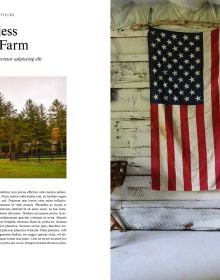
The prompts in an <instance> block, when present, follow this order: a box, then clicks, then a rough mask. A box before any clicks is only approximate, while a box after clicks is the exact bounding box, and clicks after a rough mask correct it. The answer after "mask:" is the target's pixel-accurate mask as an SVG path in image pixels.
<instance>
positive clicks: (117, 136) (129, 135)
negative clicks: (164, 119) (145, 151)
mask: <svg viewBox="0 0 220 280" xmlns="http://www.w3.org/2000/svg"><path fill="white" fill-rule="evenodd" d="M111 146H112V148H129V147H130V148H132V147H133V148H146V147H150V129H149V132H147V133H146V132H143V131H126V130H124V131H122V130H119V131H117V130H116V129H112V132H111Z"/></svg>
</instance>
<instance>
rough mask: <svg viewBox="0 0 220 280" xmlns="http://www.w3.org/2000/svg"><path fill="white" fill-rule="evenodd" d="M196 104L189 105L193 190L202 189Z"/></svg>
mask: <svg viewBox="0 0 220 280" xmlns="http://www.w3.org/2000/svg"><path fill="white" fill-rule="evenodd" d="M196 106H197V105H192V106H188V119H189V141H190V156H191V178H192V179H191V180H192V191H199V190H200V179H199V154H198V135H197V130H196Z"/></svg>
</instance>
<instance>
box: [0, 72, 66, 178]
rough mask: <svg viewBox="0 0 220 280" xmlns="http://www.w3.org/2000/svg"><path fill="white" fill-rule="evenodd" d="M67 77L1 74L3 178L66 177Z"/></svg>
mask: <svg viewBox="0 0 220 280" xmlns="http://www.w3.org/2000/svg"><path fill="white" fill-rule="evenodd" d="M65 98H66V79H65V77H0V178H66V164H67V155H66V111H67V106H66V99H65Z"/></svg>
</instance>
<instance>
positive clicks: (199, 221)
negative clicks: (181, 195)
mask: <svg viewBox="0 0 220 280" xmlns="http://www.w3.org/2000/svg"><path fill="white" fill-rule="evenodd" d="M112 212H113V213H114V215H115V216H116V217H118V218H119V219H120V221H121V222H122V223H123V224H124V225H125V227H126V228H127V229H136V230H137V229H138V230H186V229H187V230H189V229H190V230H219V229H220V209H207V208H204V209H185V208H184V209H180V208H122V209H120V210H112Z"/></svg>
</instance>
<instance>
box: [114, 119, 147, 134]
mask: <svg viewBox="0 0 220 280" xmlns="http://www.w3.org/2000/svg"><path fill="white" fill-rule="evenodd" d="M111 126H112V128H114V129H118V130H125V131H142V132H146V133H149V129H150V119H146V120H136V119H130V120H124V119H122V120H115V119H113V120H112V123H111Z"/></svg>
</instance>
